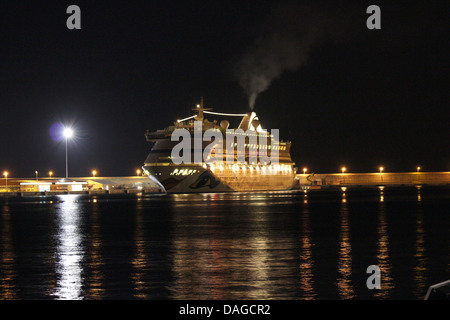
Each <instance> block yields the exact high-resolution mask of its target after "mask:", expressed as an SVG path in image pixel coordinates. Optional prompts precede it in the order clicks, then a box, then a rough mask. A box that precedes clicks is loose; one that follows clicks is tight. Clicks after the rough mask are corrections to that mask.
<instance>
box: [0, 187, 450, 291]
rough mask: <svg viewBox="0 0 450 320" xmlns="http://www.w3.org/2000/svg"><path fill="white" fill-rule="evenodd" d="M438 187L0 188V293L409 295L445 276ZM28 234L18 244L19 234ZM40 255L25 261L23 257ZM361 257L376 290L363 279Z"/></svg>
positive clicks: (443, 204) (443, 199) (444, 225)
mask: <svg viewBox="0 0 450 320" xmlns="http://www.w3.org/2000/svg"><path fill="white" fill-rule="evenodd" d="M440 192H441V193H434V192H429V191H428V192H427V191H426V189H425V190H424V188H416V189H413V190H409V189H408V191H407V192H406V191H402V192H399V191H395V190H391V189H389V188H379V189H371V190H369V191H367V190H366V191H354V190H352V189H351V188H345V189H342V190H334V191H299V192H274V193H233V194H223V193H221V194H192V195H171V196H166V197H154V196H151V195H138V196H136V197H133V196H127V197H122V198H121V197H119V196H117V197H94V198H89V197H86V196H79V195H63V196H58V197H54V198H45V197H41V198H39V199H35V198H29V199H15V200H4V201H2V202H1V203H0V208H1V210H2V212H1V217H0V223H1V225H0V231H1V257H0V298H1V299H22V298H24V297H37V298H42V297H43V296H44V297H45V296H46V295H47V296H48V298H49V299H70V300H75V299H110V298H122V299H264V300H268V299H305V300H306V299H405V298H406V299H421V298H422V297H423V295H424V293H425V292H426V289H427V288H428V286H429V285H431V284H434V283H436V282H439V281H442V280H446V279H447V278H448V277H449V274H448V271H449V270H448V257H449V253H450V250H449V245H448V244H449V243H450V238H449V234H448V229H449V225H450V220H449V217H448V215H445V214H444V213H447V212H448V209H449V206H450V204H449V193H448V189H446V190H444V192H442V191H440ZM430 199H431V200H433V201H431V200H430ZM436 201H437V202H436ZM436 203H438V204H439V205H436ZM30 221H32V223H35V225H33V228H30V227H29V224H30ZM24 229H26V230H30V231H31V232H29V233H28V234H24V233H23V232H19V231H20V230H24ZM16 230H19V231H16ZM33 239H40V240H39V241H40V244H39V246H37V247H33V248H30V250H33V252H32V254H30V252H28V251H27V245H24V244H23V243H28V242H27V241H33ZM42 239H48V240H47V242H45V241H44V242H42V241H41V240H42ZM25 240H26V241H25ZM436 248H438V249H436ZM36 250H38V251H39V250H42V252H37V253H36V252H34V251H36ZM30 256H31V257H32V258H29V257H30ZM24 257H26V258H27V259H28V260H27V259H25V258H24ZM42 257H44V260H45V263H42V262H39V263H38V261H37V260H35V262H36V264H39V265H40V266H39V268H38V267H36V268H34V267H33V263H30V260H29V259H36V258H39V259H42ZM32 261H33V260H32ZM32 261H31V262H32ZM24 264H26V268H25V267H24ZM372 264H376V265H378V266H379V267H380V269H381V277H382V282H381V286H382V289H381V290H369V289H368V288H367V287H366V279H367V277H368V276H369V275H368V274H366V273H365V272H366V269H367V267H368V266H369V265H372ZM45 268H47V270H45ZM24 270H26V272H27V273H26V274H25V273H24V272H25V271H24ZM39 277H42V278H43V280H42V283H39ZM22 279H34V280H33V281H34V282H33V283H32V284H30V283H26V281H25V280H22ZM35 279H37V280H35ZM44 279H45V281H44ZM405 282H407V283H408V286H406V289H405V285H404V283H405ZM24 292H27V294H26V295H25V293H24Z"/></svg>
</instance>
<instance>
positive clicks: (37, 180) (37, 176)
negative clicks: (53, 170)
mask: <svg viewBox="0 0 450 320" xmlns="http://www.w3.org/2000/svg"><path fill="white" fill-rule="evenodd" d="M34 173H35V174H36V181H38V172H37V170H36V171H35V172H34Z"/></svg>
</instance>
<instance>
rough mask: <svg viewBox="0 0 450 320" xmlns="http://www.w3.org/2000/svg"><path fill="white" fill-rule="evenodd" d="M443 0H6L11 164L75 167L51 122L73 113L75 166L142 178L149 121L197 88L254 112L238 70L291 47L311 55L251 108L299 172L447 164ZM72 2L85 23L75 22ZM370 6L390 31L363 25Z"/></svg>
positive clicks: (159, 119)
mask: <svg viewBox="0 0 450 320" xmlns="http://www.w3.org/2000/svg"><path fill="white" fill-rule="evenodd" d="M447 2H448V1H434V0H431V1H389V2H387V1H371V2H368V1H352V2H347V1H346V2H345V3H346V4H345V5H344V4H342V3H343V1H328V2H327V1H296V2H283V1H273V2H271V1H239V2H237V1H224V2H222V1H202V2H195V1H184V2H181V1H78V0H76V1H62V0H58V1H43V0H38V1H12V0H4V1H1V2H0V108H1V113H0V119H1V120H0V136H1V139H0V170H1V171H2V172H3V171H4V170H8V171H9V172H10V176H11V177H33V176H34V172H35V170H38V171H39V172H40V174H41V173H42V175H46V173H47V172H48V171H49V170H53V171H54V172H55V174H56V175H57V176H64V174H65V144H64V141H60V142H57V141H54V140H53V139H52V138H51V136H50V133H49V130H50V127H51V126H52V125H53V124H54V123H57V122H62V123H65V124H70V125H72V126H73V128H74V130H75V131H76V135H77V136H76V138H75V139H74V140H73V141H70V142H69V171H70V175H71V176H86V175H89V173H90V172H91V170H93V169H94V168H95V169H96V170H97V171H99V173H100V175H104V176H120V175H132V174H133V173H134V172H135V170H136V169H137V168H138V167H140V166H141V165H142V163H143V161H144V160H145V157H146V155H147V154H148V152H149V147H150V146H149V144H148V143H147V142H146V141H145V138H144V133H145V131H146V130H147V129H150V130H156V129H162V128H164V127H166V126H168V125H170V124H172V123H173V121H175V120H176V119H178V118H181V117H186V116H189V115H191V108H192V107H194V106H195V105H196V104H197V103H199V100H200V97H201V96H203V97H204V99H205V104H206V106H210V107H213V108H214V110H215V111H222V112H238V113H242V112H246V111H249V110H250V109H249V106H248V98H247V95H246V92H245V90H244V89H243V88H242V87H241V86H240V83H239V77H238V76H237V74H238V72H237V71H236V70H238V69H239V68H238V67H237V66H239V65H240V62H241V61H242V58H243V57H245V56H246V54H248V53H249V52H251V53H255V52H256V51H257V50H261V49H262V50H263V54H265V55H270V54H272V53H274V54H275V55H276V53H277V52H278V50H279V49H280V50H281V49H282V50H281V53H282V55H281V58H280V59H281V60H282V59H290V58H294V59H295V58H296V57H295V54H299V55H301V56H302V57H301V60H299V61H297V62H298V64H294V66H293V67H291V68H288V69H287V70H283V69H282V70H281V72H280V74H279V75H278V76H277V77H275V78H274V79H273V81H271V83H270V85H269V86H268V88H267V90H265V91H263V92H262V93H261V94H259V95H258V97H257V99H256V104H255V109H254V111H255V112H256V113H257V114H258V115H259V118H260V120H261V122H262V125H263V127H265V128H267V129H272V128H273V129H280V135H281V137H282V138H284V139H287V140H291V141H292V142H293V147H292V152H291V154H292V157H293V159H294V161H295V162H296V163H297V165H298V167H299V168H302V167H304V166H307V167H308V168H309V169H310V170H312V171H314V172H317V173H328V172H337V171H339V170H340V168H341V166H343V165H345V166H346V167H347V168H348V169H347V171H348V172H373V171H376V170H377V168H378V167H379V166H380V165H383V166H384V167H385V168H386V169H385V171H386V172H389V171H391V172H394V171H414V170H415V168H416V167H417V166H418V165H420V166H421V167H422V168H423V170H424V171H449V170H450V154H449V140H450V139H449V138H450V137H449V115H450V113H449V109H448V101H449V99H448V92H449V90H448V83H449V81H448V74H449V68H448V50H446V49H445V45H446V44H448V34H447V31H448V12H449V10H448V6H447V5H446V3H447ZM71 4H77V5H78V6H79V7H80V8H81V30H69V29H68V28H67V27H66V20H67V18H68V17H69V14H67V13H66V9H67V7H68V6H69V5H71ZM370 4H378V5H379V6H380V8H381V30H369V29H367V27H366V19H367V18H368V17H369V14H367V13H366V8H367V7H368V6H369V5H370ZM267 39H272V40H273V39H275V40H276V41H274V42H270V41H267ZM280 39H288V41H287V42H283V43H282V44H280V45H277V44H276V43H277V41H278V40H280ZM305 39H309V40H311V41H310V42H307V44H305ZM290 40H292V41H293V43H296V44H299V43H301V44H302V45H300V46H294V47H290V44H289V41H290ZM271 44H272V47H268V46H270V45H271ZM292 48H294V49H299V50H300V51H298V50H297V51H296V50H294V51H293V52H294V53H293V54H294V56H292V55H291V54H292V52H291V51H289V50H290V49H292ZM303 49H304V50H305V52H302V50H303ZM285 50H286V51H285ZM276 57H280V56H276ZM280 59H278V60H280ZM275 60H276V59H275ZM278 62H280V63H283V62H285V61H278Z"/></svg>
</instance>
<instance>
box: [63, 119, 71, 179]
mask: <svg viewBox="0 0 450 320" xmlns="http://www.w3.org/2000/svg"><path fill="white" fill-rule="evenodd" d="M63 133H64V137H65V138H66V178H68V177H69V158H68V155H67V140H68V139H69V138H71V137H72V135H73V130H72V129H70V128H65V129H64V132H63Z"/></svg>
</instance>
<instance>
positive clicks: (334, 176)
mask: <svg viewBox="0 0 450 320" xmlns="http://www.w3.org/2000/svg"><path fill="white" fill-rule="evenodd" d="M297 178H298V180H299V185H300V186H312V185H317V186H342V185H345V186H378V185H387V186H389V185H391V186H401V185H404V186H412V185H450V172H399V173H391V172H381V173H380V172H374V173H324V174H308V173H306V174H297Z"/></svg>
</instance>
